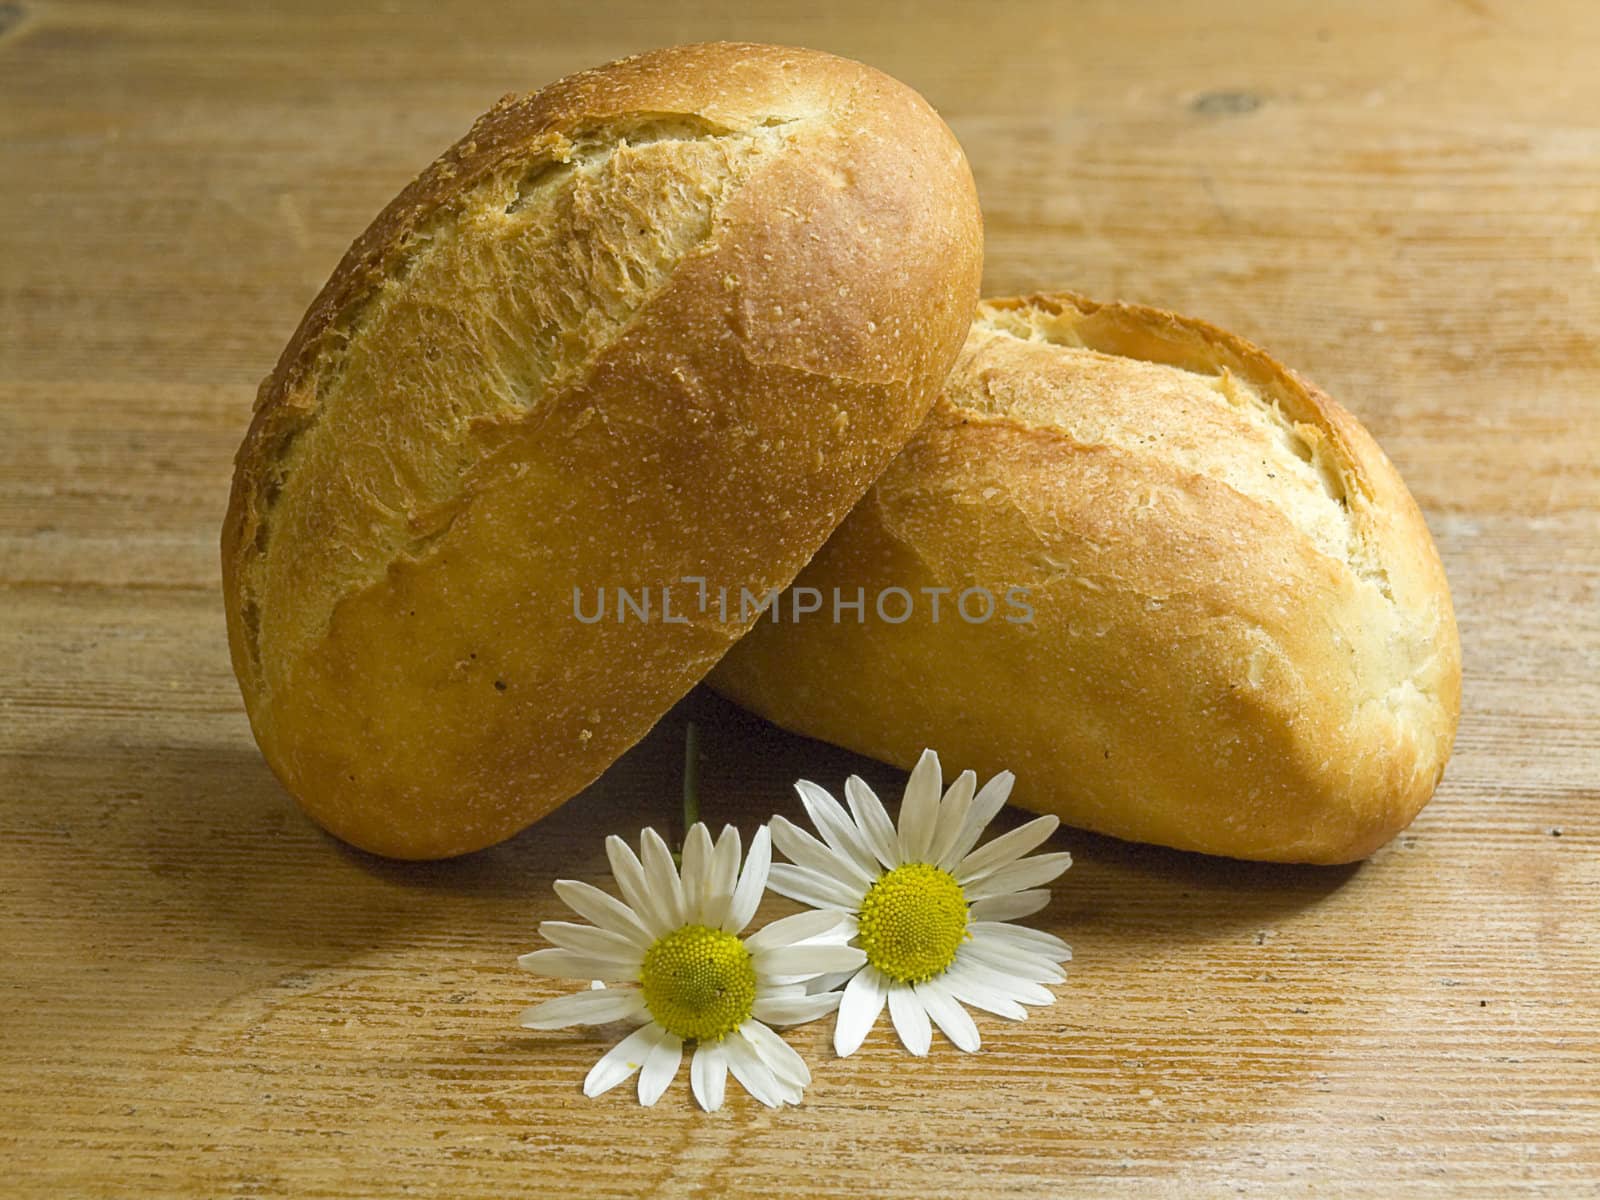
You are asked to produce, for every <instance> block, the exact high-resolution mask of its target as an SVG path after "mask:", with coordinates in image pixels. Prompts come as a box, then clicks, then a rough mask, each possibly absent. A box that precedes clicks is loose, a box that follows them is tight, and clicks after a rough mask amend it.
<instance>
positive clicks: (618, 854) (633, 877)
mask: <svg viewBox="0 0 1600 1200" xmlns="http://www.w3.org/2000/svg"><path fill="white" fill-rule="evenodd" d="M606 857H607V858H608V859H609V860H610V861H611V877H612V878H613V879H615V880H616V881H617V888H618V890H620V891H621V892H622V898H623V899H624V900H626V901H627V902H628V906H629V907H630V908H631V909H632V910H633V912H634V915H636V916H637V917H638V918H639V923H640V924H641V925H643V926H644V927H645V929H646V930H648V931H649V933H650V935H651V937H652V939H654V938H658V937H661V936H663V935H665V934H668V933H671V932H672V931H673V930H674V929H676V928H677V925H676V924H675V923H674V922H673V920H672V916H671V914H670V913H669V912H668V910H667V908H666V907H665V905H663V904H661V903H660V902H658V901H657V900H656V898H655V897H654V896H653V895H652V894H651V891H650V885H649V884H648V883H647V882H646V881H645V874H644V867H643V866H641V865H640V863H639V856H638V855H636V854H635V853H634V852H633V847H632V846H630V845H628V843H627V842H625V841H623V840H622V839H621V838H619V837H617V836H616V835H615V834H613V835H612V836H610V837H608V838H607V839H606Z"/></svg>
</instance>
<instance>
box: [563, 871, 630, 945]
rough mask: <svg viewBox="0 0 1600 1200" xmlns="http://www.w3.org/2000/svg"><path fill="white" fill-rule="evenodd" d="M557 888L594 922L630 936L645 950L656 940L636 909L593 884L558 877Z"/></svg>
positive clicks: (576, 910) (575, 910) (572, 906)
mask: <svg viewBox="0 0 1600 1200" xmlns="http://www.w3.org/2000/svg"><path fill="white" fill-rule="evenodd" d="M555 888H556V895H558V896H560V897H561V899H562V900H563V901H564V902H565V903H566V906H567V907H568V908H570V909H571V910H572V911H573V912H575V913H577V914H578V915H579V916H580V917H582V918H583V919H584V920H585V921H588V922H589V923H590V924H592V925H595V926H597V927H599V928H601V929H608V930H610V931H611V932H612V933H615V934H619V935H620V936H622V937H625V938H627V939H628V940H629V941H631V942H633V943H634V944H635V945H637V946H638V947H639V948H640V949H641V950H643V949H646V948H648V947H649V945H650V943H651V942H653V941H655V939H654V938H653V937H651V936H650V931H649V930H648V929H646V928H645V927H644V922H642V921H640V920H639V917H638V914H636V913H635V912H634V911H633V909H631V908H629V907H628V906H627V905H626V904H624V903H623V902H622V901H621V900H618V899H617V898H616V897H615V896H612V895H609V894H608V893H606V892H602V891H601V890H600V889H599V888H597V887H595V886H594V885H593V884H589V883H582V882H580V881H579V880H576V879H558V880H556V883H555Z"/></svg>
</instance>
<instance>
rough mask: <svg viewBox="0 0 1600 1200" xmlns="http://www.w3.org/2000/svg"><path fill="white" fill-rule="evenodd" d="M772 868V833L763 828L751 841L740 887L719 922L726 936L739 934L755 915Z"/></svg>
mask: <svg viewBox="0 0 1600 1200" xmlns="http://www.w3.org/2000/svg"><path fill="white" fill-rule="evenodd" d="M771 866H772V831H771V830H770V829H768V828H767V827H766V826H765V825H763V826H762V827H761V828H760V829H758V830H756V835H755V837H753V838H751V839H750V853H749V854H747V855H746V856H745V860H744V871H743V872H741V873H740V875H739V886H738V887H736V888H734V889H733V899H732V900H731V901H729V902H728V912H727V915H726V916H725V917H723V919H722V928H723V929H724V930H726V931H727V932H728V933H738V932H739V931H740V930H741V929H743V928H744V927H745V926H746V925H748V924H750V918H751V917H753V916H755V915H756V908H757V906H758V905H760V903H761V893H762V892H764V891H766V890H767V871H768V869H769V868H770V867H771Z"/></svg>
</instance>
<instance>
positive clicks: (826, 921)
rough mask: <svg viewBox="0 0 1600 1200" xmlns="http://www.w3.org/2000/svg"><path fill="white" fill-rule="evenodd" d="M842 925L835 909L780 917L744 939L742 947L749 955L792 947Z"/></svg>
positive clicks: (841, 920) (830, 931) (842, 919)
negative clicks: (782, 947)
mask: <svg viewBox="0 0 1600 1200" xmlns="http://www.w3.org/2000/svg"><path fill="white" fill-rule="evenodd" d="M844 924H845V916H844V914H843V913H841V912H839V911H838V910H836V909H831V908H821V909H811V910H810V911H808V912H800V913H795V914H794V915H793V916H791V917H780V918H779V919H778V920H776V921H774V922H772V923H771V924H770V925H763V926H762V927H761V928H760V929H759V930H757V931H756V932H755V933H753V934H751V935H750V936H749V937H748V938H746V939H745V942H744V945H745V949H746V950H748V951H750V953H751V954H757V953H759V952H760V951H763V950H773V949H776V948H777V947H779V946H792V945H794V944H795V943H796V942H803V941H806V940H808V939H810V938H817V937H822V936H823V935H825V934H829V933H832V932H833V931H834V930H836V929H838V928H839V927H841V926H842V925H844Z"/></svg>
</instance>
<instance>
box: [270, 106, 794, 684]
mask: <svg viewBox="0 0 1600 1200" xmlns="http://www.w3.org/2000/svg"><path fill="white" fill-rule="evenodd" d="M797 120H799V119H798V118H783V117H775V118H770V119H768V120H767V121H764V122H762V123H759V124H757V125H755V126H753V127H752V128H749V129H741V130H733V129H729V128H727V127H725V126H721V125H718V124H716V123H714V122H710V121H705V120H702V119H699V118H695V117H692V116H689V115H681V114H680V115H671V116H663V115H660V114H649V113H641V114H637V115H634V116H631V117H628V118H624V119H619V120H616V121H613V122H610V123H608V124H606V125H604V126H599V127H595V128H591V129H586V130H583V131H580V132H578V133H575V134H574V135H572V136H571V137H570V138H567V139H565V140H564V141H563V142H562V143H561V144H560V145H558V146H556V147H554V148H552V149H551V150H549V151H547V152H546V153H544V154H542V155H540V156H539V160H538V162H537V163H536V165H532V166H524V167H523V168H522V169H521V170H520V171H514V170H511V169H508V168H502V169H501V170H500V171H498V172H496V173H495V174H493V175H491V176H489V177H488V178H487V179H485V180H484V181H482V182H481V183H480V184H479V185H478V186H477V187H475V188H474V189H472V190H471V191H470V192H468V193H465V194H464V195H462V196H461V197H460V198H459V199H458V200H457V201H456V202H455V203H454V204H452V205H451V206H450V207H449V208H448V209H446V210H442V211H441V212H439V213H437V214H435V216H434V217H433V219H432V220H430V221H429V222H427V223H426V224H424V225H422V226H421V227H419V228H418V229H417V230H416V231H414V232H413V233H412V235H411V236H410V237H409V238H408V239H407V241H406V242H405V244H404V246H403V248H402V250H401V252H400V253H398V254H397V255H396V256H395V258H394V259H393V260H392V262H391V263H390V265H389V269H388V271H387V273H386V277H385V279H384V280H383V282H382V283H381V285H380V286H379V287H378V288H377V289H376V290H374V291H373V292H372V293H371V295H370V296H369V298H368V301H367V303H366V304H364V305H361V306H359V307H357V308H354V309H352V310H347V311H346V313H345V314H343V319H342V320H341V321H340V322H338V323H337V324H336V325H335V326H333V327H330V329H329V330H328V331H327V333H326V334H325V335H324V338H323V341H322V348H321V349H320V351H319V353H318V367H317V369H316V371H315V372H314V373H312V375H311V376H310V377H309V378H308V380H307V381H306V386H307V389H308V391H309V394H310V395H309V398H310V405H309V407H308V408H307V409H306V410H305V417H304V419H303V420H302V421H301V422H300V423H298V424H297V425H296V426H294V427H293V428H292V429H291V430H289V431H287V432H286V434H285V436H284V437H283V440H282V441H281V442H280V443H279V446H278V452H277V457H276V462H275V464H274V467H273V469H272V472H271V474H270V475H269V476H268V477H267V479H266V481H265V485H264V487H263V491H262V495H261V498H260V499H259V500H258V502H257V512H258V517H257V525H256V536H255V549H256V557H255V559H254V561H253V562H252V563H251V564H250V565H249V566H248V567H247V568H246V571H245V574H244V578H243V580H242V583H243V587H244V593H245V602H246V603H247V604H248V605H249V606H250V611H251V613H252V624H253V628H252V629H251V631H250V636H249V638H248V642H247V645H248V647H249V650H250V654H251V657H252V661H253V662H255V663H256V664H257V666H258V669H259V651H258V648H257V647H258V643H259V639H260V637H261V636H262V625H263V622H264V621H265V622H268V623H271V622H273V621H275V619H276V618H277V616H278V614H279V613H282V612H285V611H293V612H296V613H309V614H311V618H312V619H310V620H305V621H297V622H295V626H296V627H295V628H294V629H293V630H292V636H293V637H294V638H295V639H297V640H298V641H299V642H301V643H302V644H305V643H309V642H311V641H313V640H314V639H316V638H317V637H319V636H320V635H321V634H322V632H323V630H325V628H326V624H327V620H328V618H329V616H330V615H331V612H332V609H333V605H334V603H335V602H336V600H337V598H338V597H340V596H342V595H348V594H352V593H355V592H357V591H360V590H361V589H362V588H363V587H365V586H367V585H369V584H370V583H372V582H374V581H375V580H376V579H378V578H380V577H381V575H382V574H383V572H384V571H386V570H387V569H388V565H389V564H390V563H392V562H394V561H396V560H397V559H399V558H401V557H408V558H414V557H416V556H418V555H419V554H421V553H423V552H424V551H425V550H426V548H427V547H428V546H430V545H432V544H434V543H435V542H437V541H438V540H439V538H440V537H441V536H442V534H443V533H444V532H445V531H446V530H448V528H449V526H450V523H451V522H452V521H453V519H454V517H455V514H456V513H457V512H459V507H460V492H459V484H460V480H461V479H462V477H463V476H464V475H465V474H466V473H467V472H468V471H469V470H470V469H471V467H472V465H473V464H474V463H475V462H476V461H478V460H479V459H480V458H481V456H482V454H483V453H484V450H483V447H482V446H481V445H480V444H479V442H480V439H478V438H476V437H475V436H474V434H475V429H476V427H477V425H478V423H479V422H482V421H485V420H489V421H506V420H510V421H515V420H537V419H538V417H539V414H540V412H541V410H542V409H543V408H544V406H545V405H546V403H547V402H548V401H550V400H551V399H553V398H554V397H556V396H558V395H560V394H561V393H563V392H564V391H566V390H567V389H569V388H571V387H573V386H575V385H576V384H578V383H580V382H581V380H582V378H583V375H584V373H585V372H586V370H587V369H588V368H589V367H590V366H591V365H592V364H593V362H595V361H596V360H597V359H598V358H599V357H600V356H601V355H603V354H604V352H605V349H606V347H607V346H608V345H610V344H611V343H612V342H614V341H615V340H616V339H617V338H618V337H620V336H622V334H623V333H624V332H625V331H626V329H627V327H628V325H629V323H630V322H631V321H632V320H633V319H634V318H635V317H636V316H637V315H638V314H639V313H640V312H641V311H643V310H644V309H646V308H648V306H649V304H650V302H651V300H652V299H653V298H654V297H655V296H656V295H657V294H659V293H660V291H661V290H662V289H664V288H665V287H667V286H668V285H669V284H670V282H671V279H672V275H673V272H674V271H675V270H676V268H677V266H678V265H679V263H681V262H682V261H683V260H684V259H685V258H686V257H688V256H690V255H692V254H694V253H695V252H696V251H697V250H698V248H699V247H701V246H702V245H703V244H704V243H705V242H706V240H707V239H708V238H709V237H710V236H711V234H712V231H713V228H714V225H715V221H716V213H717V211H718V210H719V209H720V207H721V206H722V204H723V203H724V202H725V201H726V199H727V197H728V195H729V194H730V193H731V191H732V190H733V189H735V188H737V187H738V186H739V184H740V182H741V181H742V179H743V178H744V177H746V176H747V175H748V174H749V172H750V171H751V170H752V169H756V160H758V159H759V158H760V156H761V155H762V154H763V153H767V152H770V151H772V150H775V149H777V148H778V147H779V146H780V145H781V143H782V141H783V140H784V139H785V138H787V137H789V136H791V135H792V133H793V130H792V129H790V128H788V127H789V126H792V125H794V124H795V123H796V122H797ZM508 166H509V165H508ZM601 196H604V197H605V200H604V201H602V200H601V199H599V197H601ZM619 197H620V198H621V200H622V203H620V204H619V203H617V199H618V198H619ZM463 228H469V229H471V230H472V234H473V238H472V241H471V249H470V251H469V250H467V249H466V246H467V244H468V243H467V241H466V239H464V238H463V237H462V236H461V233H460V230H461V229H463ZM647 232H648V234H649V235H650V236H649V237H639V236H634V235H635V234H645V233H647ZM519 277H532V278H539V279H541V280H543V281H545V282H546V283H548V281H549V280H550V279H551V278H556V279H560V278H562V277H565V278H566V279H567V280H568V283H567V285H566V286H565V287H564V288H559V289H556V288H550V287H549V286H546V287H545V288H543V289H540V290H538V291H534V290H532V289H530V288H528V287H526V286H524V287H519V286H518V285H517V280H518V278H519ZM408 349H409V350H412V351H414V353H413V354H412V355H411V356H409V362H408V359H407V355H406V351H407V350H408ZM463 362H464V363H465V364H466V368H467V369H466V370H465V371H459V372H452V371H451V369H450V368H451V367H452V366H454V365H456V364H458V363H463ZM407 366H409V367H410V368H412V369H411V370H409V371H407V370H406V369H405V368H406V367H407ZM385 422H387V423H389V424H390V425H391V431H390V432H391V434H392V432H393V426H394V425H401V426H402V428H401V430H400V434H401V438H400V441H399V445H398V446H396V444H394V442H393V440H391V439H390V438H385V440H384V442H383V444H377V445H374V444H366V445H364V444H362V442H361V440H360V439H359V437H354V438H353V437H352V435H350V434H349V433H348V432H347V431H348V430H350V429H352V428H354V429H362V428H381V427H382V425H383V424H384V423H385ZM405 426H409V428H405ZM335 460H337V461H335ZM305 467H309V468H310V470H309V471H307V470H303V469H302V468H305ZM308 477H309V478H310V479H312V481H313V482H312V483H311V484H310V485H308V487H306V488H301V487H300V486H299V484H300V481H301V480H303V479H306V478H308ZM280 525H286V526H288V527H289V528H290V529H293V530H295V531H297V532H301V533H306V532H309V531H310V530H311V529H313V528H316V529H318V530H320V531H321V532H322V534H323V536H322V539H321V541H322V544H323V545H325V546H327V547H329V548H330V549H331V550H332V551H333V552H334V553H331V554H329V555H328V556H327V557H326V559H325V560H324V561H322V562H319V563H317V564H315V570H313V571H311V572H310V573H309V574H308V572H307V565H306V564H305V562H304V561H303V558H302V560H301V561H295V562H292V563H290V562H278V561H276V560H275V557H274V554H273V542H272V537H273V531H274V530H275V529H276V528H277V527H278V526H280ZM329 525H333V526H334V528H333V529H332V530H331V531H330V530H329V529H328V526H329ZM329 532H332V535H333V536H332V537H328V536H326V535H327V534H328V533H329ZM302 544H303V543H302ZM286 590H287V591H292V592H293V593H294V597H293V601H292V603H291V602H289V600H288V598H287V597H286V596H285V595H284V593H285V591H286ZM308 591H310V592H313V593H315V595H314V596H311V597H308V596H307V594H306V593H307V592H308ZM319 614H320V619H318V615H319ZM277 632H278V634H279V636H282V635H283V632H284V631H283V629H282V627H281V626H280V627H279V628H278V630H277ZM261 682H262V684H263V687H264V688H265V689H270V687H271V683H272V681H271V679H270V678H269V677H267V676H266V675H263V677H262V680H261Z"/></svg>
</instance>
